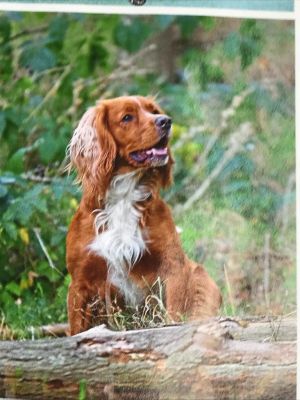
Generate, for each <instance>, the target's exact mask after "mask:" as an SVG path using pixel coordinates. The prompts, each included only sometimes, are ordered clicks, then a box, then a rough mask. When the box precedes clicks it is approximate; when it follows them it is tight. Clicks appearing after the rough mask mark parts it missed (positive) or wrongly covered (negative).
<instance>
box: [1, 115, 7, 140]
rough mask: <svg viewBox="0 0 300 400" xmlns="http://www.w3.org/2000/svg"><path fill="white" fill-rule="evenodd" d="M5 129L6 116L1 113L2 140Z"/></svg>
mask: <svg viewBox="0 0 300 400" xmlns="http://www.w3.org/2000/svg"><path fill="white" fill-rule="evenodd" d="M5 127H6V116H5V113H4V111H0V138H1V136H2V134H3V132H4V129H5Z"/></svg>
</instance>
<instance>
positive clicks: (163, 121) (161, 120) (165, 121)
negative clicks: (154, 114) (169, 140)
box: [155, 115, 172, 130]
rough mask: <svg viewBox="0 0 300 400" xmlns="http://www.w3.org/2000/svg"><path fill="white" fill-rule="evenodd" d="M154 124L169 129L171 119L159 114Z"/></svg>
mask: <svg viewBox="0 0 300 400" xmlns="http://www.w3.org/2000/svg"><path fill="white" fill-rule="evenodd" d="M155 125H156V126H157V127H158V128H160V129H163V130H169V129H170V128H171V125H172V120H171V118H169V117H167V116H166V115H160V116H159V117H158V118H156V120H155Z"/></svg>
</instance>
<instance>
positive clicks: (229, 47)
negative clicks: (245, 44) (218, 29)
mask: <svg viewBox="0 0 300 400" xmlns="http://www.w3.org/2000/svg"><path fill="white" fill-rule="evenodd" d="M240 44H241V38H240V36H239V34H238V33H236V32H231V33H230V34H229V35H228V36H227V37H226V39H225V41H224V53H225V56H226V57H228V58H229V59H233V58H235V57H237V56H239V54H240Z"/></svg>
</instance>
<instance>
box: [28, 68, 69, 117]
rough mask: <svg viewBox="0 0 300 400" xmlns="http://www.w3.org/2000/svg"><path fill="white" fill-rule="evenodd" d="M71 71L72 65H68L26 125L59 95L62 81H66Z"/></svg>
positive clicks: (33, 111) (31, 114)
mask: <svg viewBox="0 0 300 400" xmlns="http://www.w3.org/2000/svg"><path fill="white" fill-rule="evenodd" d="M70 71H71V65H68V66H67V67H66V68H65V70H64V72H63V73H62V74H61V76H60V77H59V79H57V81H56V82H55V84H54V85H53V87H52V88H51V89H50V90H49V92H48V93H47V94H46V96H45V97H44V98H43V100H42V101H41V102H40V103H39V105H38V106H37V107H36V108H34V109H33V110H32V112H31V113H30V114H29V116H28V117H27V118H26V120H25V123H26V122H28V121H29V120H30V119H31V118H32V117H34V116H35V115H36V114H37V113H38V112H39V111H40V110H41V108H43V107H44V105H45V104H46V103H47V102H48V101H49V100H50V99H51V97H53V96H54V95H55V94H56V93H57V91H58V89H59V88H60V85H61V84H62V81H63V80H64V79H65V77H66V76H67V75H68V74H69V72H70Z"/></svg>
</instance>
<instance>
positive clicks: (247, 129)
mask: <svg viewBox="0 0 300 400" xmlns="http://www.w3.org/2000/svg"><path fill="white" fill-rule="evenodd" d="M252 133H253V129H252V125H251V124H250V123H249V122H245V123H243V124H242V125H240V127H239V129H238V130H237V131H236V132H234V133H233V134H232V136H231V137H230V139H229V142H230V147H229V149H228V150H227V151H226V152H225V154H224V156H223V158H222V159H221V160H220V161H219V163H218V164H217V165H216V167H215V168H214V169H213V170H212V171H211V173H210V174H209V175H208V177H207V178H206V179H205V181H204V182H203V183H202V185H201V186H200V187H199V188H198V189H197V190H196V192H195V193H194V194H193V195H192V196H191V197H190V198H189V199H188V200H187V201H186V202H185V203H184V204H183V205H178V206H177V207H175V210H174V211H175V213H176V212H177V213H178V212H181V211H185V210H187V209H189V208H190V207H191V206H192V205H193V204H194V203H195V202H196V201H198V200H199V199H200V198H201V197H202V196H203V195H204V193H205V192H206V191H207V189H208V188H209V187H210V185H211V184H212V182H213V181H214V180H215V179H216V178H217V176H218V175H219V174H220V172H221V171H222V169H223V168H224V167H225V166H226V164H227V163H228V162H229V161H230V160H231V159H232V158H233V157H234V156H235V155H236V153H237V152H238V151H239V150H240V149H241V146H242V145H243V143H245V142H246V141H247V140H248V138H249V137H250V136H251V135H252Z"/></svg>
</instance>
